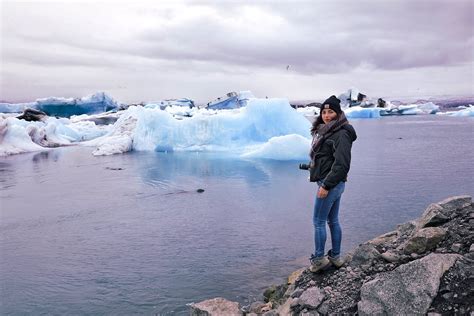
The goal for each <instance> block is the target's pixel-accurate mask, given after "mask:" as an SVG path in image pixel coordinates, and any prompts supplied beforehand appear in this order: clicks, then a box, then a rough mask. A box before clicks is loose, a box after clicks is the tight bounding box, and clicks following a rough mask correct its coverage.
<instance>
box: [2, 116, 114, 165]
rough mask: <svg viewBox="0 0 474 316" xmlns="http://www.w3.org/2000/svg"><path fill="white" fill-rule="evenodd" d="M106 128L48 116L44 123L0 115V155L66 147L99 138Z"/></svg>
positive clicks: (90, 123) (105, 131) (91, 123)
mask: <svg viewBox="0 0 474 316" xmlns="http://www.w3.org/2000/svg"><path fill="white" fill-rule="evenodd" d="M108 129H109V127H107V126H96V125H95V124H94V123H93V122H77V123H71V122H70V120H69V119H66V118H61V119H57V118H54V117H48V118H47V119H46V120H45V121H39V122H28V121H25V120H19V119H17V118H15V117H6V118H5V117H3V116H0V156H7V155H13V154H19V153H24V152H31V151H39V150H47V149H48V148H52V147H58V146H68V145H71V144H74V143H78V142H81V141H85V140H89V139H93V138H95V137H99V136H101V135H103V134H105V133H107V131H108Z"/></svg>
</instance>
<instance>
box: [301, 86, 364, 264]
mask: <svg viewBox="0 0 474 316" xmlns="http://www.w3.org/2000/svg"><path fill="white" fill-rule="evenodd" d="M340 103H341V101H340V100H339V99H338V98H336V97H335V96H334V95H333V96H331V97H329V98H328V99H327V100H326V101H324V103H323V104H322V106H321V111H320V114H319V117H318V118H317V119H316V121H315V122H314V123H313V126H312V128H311V134H312V136H313V142H312V144H311V152H310V157H311V163H310V181H311V182H317V183H318V192H317V196H316V203H315V205H314V214H313V225H314V243H315V253H314V254H313V255H312V256H311V259H310V261H311V268H310V270H311V272H318V271H320V270H322V269H324V268H325V267H327V266H328V265H329V264H331V263H332V264H333V265H334V266H336V267H337V268H339V267H340V266H342V265H343V264H344V262H343V260H342V259H341V238H342V231H341V226H340V225H339V218H338V217H339V204H340V202H341V195H342V193H343V192H344V187H345V182H346V181H347V173H348V172H349V168H350V163H351V147H352V142H354V141H355V140H356V138H357V135H356V132H355V130H354V128H353V127H352V125H350V124H349V121H347V118H346V116H345V115H344V112H342V110H341V105H340ZM326 222H327V223H328V225H329V229H330V231H331V240H332V249H331V250H329V252H328V255H327V256H324V246H325V244H326Z"/></svg>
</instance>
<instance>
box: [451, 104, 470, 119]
mask: <svg viewBox="0 0 474 316" xmlns="http://www.w3.org/2000/svg"><path fill="white" fill-rule="evenodd" d="M449 115H451V116H465V117H466V116H470V117H474V105H472V104H470V105H469V107H467V108H465V109H462V110H459V111H456V112H450V113H449Z"/></svg>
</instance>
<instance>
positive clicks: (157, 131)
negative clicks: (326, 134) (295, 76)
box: [128, 99, 311, 159]
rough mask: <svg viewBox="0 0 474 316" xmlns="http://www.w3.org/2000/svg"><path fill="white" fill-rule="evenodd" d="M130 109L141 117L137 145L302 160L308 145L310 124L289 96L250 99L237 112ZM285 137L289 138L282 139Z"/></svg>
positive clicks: (140, 147) (162, 149)
mask: <svg viewBox="0 0 474 316" xmlns="http://www.w3.org/2000/svg"><path fill="white" fill-rule="evenodd" d="M128 111H133V112H135V113H134V114H133V115H134V116H136V117H137V123H136V128H135V130H134V132H133V149H134V150H151V151H163V152H171V151H197V152H199V151H214V152H230V153H234V154H237V155H243V156H247V157H252V158H255V157H260V158H272V157H274V158H276V159H290V158H291V159H296V158H303V159H304V158H306V157H307V154H308V150H309V144H310V133H309V130H310V127H311V123H310V122H309V121H308V120H307V119H306V118H304V117H303V116H302V115H300V114H299V113H298V112H296V111H295V110H294V109H293V108H292V107H291V106H290V104H289V103H288V100H286V99H250V100H249V102H248V104H247V106H246V107H244V108H240V109H237V110H235V111H218V112H217V113H216V114H210V113H208V112H207V111H201V112H197V113H196V114H195V115H194V116H193V117H190V118H187V119H184V120H176V119H175V118H173V116H172V115H171V114H170V113H168V112H166V111H161V110H157V109H146V108H135V107H134V108H131V109H129V110H128ZM289 135H299V137H296V138H295V137H288V136H289ZM283 136H287V137H286V138H282V139H278V137H283ZM274 138H276V139H274ZM271 139H273V140H272V141H271V142H270V140H271ZM304 139H307V141H304ZM295 140H296V141H295ZM267 143H268V144H267ZM302 143H304V146H302V145H301V144H302ZM263 145H265V146H264V147H261V146H263ZM272 147H280V148H284V149H285V151H287V152H288V153H286V155H284V154H283V153H281V152H279V151H278V150H275V148H272ZM258 149H262V150H260V151H259V150H258ZM246 154H248V155H246Z"/></svg>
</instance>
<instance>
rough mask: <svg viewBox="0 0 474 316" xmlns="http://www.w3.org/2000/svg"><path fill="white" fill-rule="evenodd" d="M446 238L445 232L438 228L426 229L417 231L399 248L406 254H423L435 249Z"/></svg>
mask: <svg viewBox="0 0 474 316" xmlns="http://www.w3.org/2000/svg"><path fill="white" fill-rule="evenodd" d="M445 236H446V231H445V230H444V229H442V228H440V227H428V228H423V229H420V230H419V231H417V232H416V233H415V234H414V235H413V236H412V237H410V238H409V239H408V240H407V241H406V242H405V243H404V244H403V245H401V246H400V248H402V250H403V252H404V253H406V254H411V253H419V254H420V253H423V252H425V251H428V250H431V249H433V248H435V247H436V245H437V244H438V243H439V242H440V241H441V240H443V238H444V237H445Z"/></svg>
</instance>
